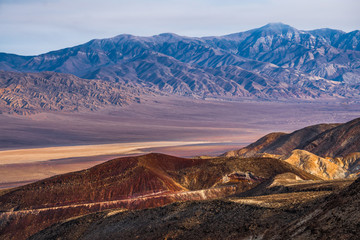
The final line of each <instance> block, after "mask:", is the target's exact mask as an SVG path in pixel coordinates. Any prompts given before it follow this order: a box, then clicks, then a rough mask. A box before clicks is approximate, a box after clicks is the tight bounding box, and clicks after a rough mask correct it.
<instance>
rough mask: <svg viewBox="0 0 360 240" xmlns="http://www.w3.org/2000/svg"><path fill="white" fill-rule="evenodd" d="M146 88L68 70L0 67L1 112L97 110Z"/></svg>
mask: <svg viewBox="0 0 360 240" xmlns="http://www.w3.org/2000/svg"><path fill="white" fill-rule="evenodd" d="M145 93H147V94H149V92H147V91H145V90H143V89H139V88H135V87H132V86H124V85H120V84H117V83H108V82H103V81H99V80H87V79H81V78H78V77H75V76H73V75H70V74H63V73H54V72H42V73H16V72H4V71H0V113H1V112H3V113H18V114H27V113H35V112H39V111H82V110H97V109H99V108H101V107H104V106H107V105H114V106H119V105H120V106H121V105H127V104H129V103H132V102H139V101H140V98H139V97H140V96H141V95H142V94H145Z"/></svg>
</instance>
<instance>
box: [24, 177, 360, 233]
mask: <svg viewBox="0 0 360 240" xmlns="http://www.w3.org/2000/svg"><path fill="white" fill-rule="evenodd" d="M359 183H360V181H359V180H357V181H356V182H355V183H353V184H352V185H350V186H348V185H349V183H347V184H345V187H344V185H343V186H342V187H344V188H345V189H344V190H343V191H341V192H340V193H334V194H329V191H328V192H326V191H323V190H322V189H321V186H316V184H314V183H312V184H308V185H312V188H313V189H314V190H312V191H311V189H310V188H309V186H308V187H306V186H301V184H300V185H298V186H299V187H298V190H299V191H300V192H296V190H295V189H288V190H287V193H271V192H269V193H268V195H265V196H259V197H256V196H255V197H236V196H235V197H231V198H228V199H222V200H207V201H191V202H180V203H173V204H170V205H167V206H164V207H160V208H153V209H146V210H138V211H126V212H121V211H116V210H115V211H104V212H99V213H94V214H89V215H86V216H82V217H79V218H76V219H70V220H67V221H64V222H62V223H59V224H55V225H53V226H52V227H50V228H47V229H45V230H43V231H41V232H39V233H37V234H35V235H33V236H32V237H30V239H33V240H35V239H54V238H59V237H60V238H63V239H327V238H328V237H330V238H331V239H357V237H358V232H357V229H358V227H359V224H360V215H359V214H360V209H359V199H360V198H359V186H360V184H359ZM327 184H328V187H327V189H328V190H329V186H334V182H331V183H330V184H329V183H327ZM305 185H306V184H305ZM291 186H292V187H293V188H296V185H295V184H294V182H293V183H292V184H291ZM274 188H275V187H274ZM292 191H293V192H292Z"/></svg>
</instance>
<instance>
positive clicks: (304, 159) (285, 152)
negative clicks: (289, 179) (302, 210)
mask: <svg viewBox="0 0 360 240" xmlns="http://www.w3.org/2000/svg"><path fill="white" fill-rule="evenodd" d="M359 136H360V118H357V119H354V120H352V121H349V122H347V123H344V124H319V125H314V126H309V127H306V128H303V129H300V130H297V131H294V132H293V133H290V134H286V133H270V134H268V135H266V136H264V137H262V138H260V139H259V140H258V141H256V142H255V143H252V144H250V145H249V146H247V147H244V148H242V149H239V150H233V151H229V152H226V153H224V154H223V155H222V156H225V157H234V156H237V157H239V156H240V157H250V156H252V157H253V156H270V157H275V158H279V159H282V160H285V161H287V162H289V163H291V164H293V165H294V166H297V167H299V168H301V169H303V170H305V171H307V172H311V173H313V174H315V175H317V176H319V177H323V178H326V179H333V178H342V177H354V176H357V175H359V174H360V171H359V169H360V168H359V164H360V158H359V152H360V137H359Z"/></svg>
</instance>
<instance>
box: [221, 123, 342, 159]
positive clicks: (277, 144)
mask: <svg viewBox="0 0 360 240" xmlns="http://www.w3.org/2000/svg"><path fill="white" fill-rule="evenodd" d="M336 126H338V124H318V125H314V126H309V127H305V128H302V129H300V130H297V131H294V132H292V133H289V134H286V133H270V134H267V135H265V136H264V137H262V138H260V139H259V140H258V141H256V142H255V143H252V144H250V145H249V146H247V147H245V148H242V149H239V150H234V151H230V152H227V153H225V154H224V156H242V157H250V156H254V155H256V154H258V153H269V154H275V155H283V154H289V153H290V152H291V151H293V150H294V149H299V148H300V149H301V146H303V145H305V144H306V143H307V142H308V141H310V140H311V139H313V138H314V137H316V136H318V135H319V134H320V133H323V132H325V131H328V130H330V129H332V128H334V127H336Z"/></svg>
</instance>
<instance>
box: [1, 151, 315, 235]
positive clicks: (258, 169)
mask: <svg viewBox="0 0 360 240" xmlns="http://www.w3.org/2000/svg"><path fill="white" fill-rule="evenodd" d="M286 172H291V173H294V174H295V175H297V176H299V177H300V178H302V179H316V177H314V176H312V175H311V174H309V173H306V172H304V171H302V170H300V169H298V168H296V167H293V166H291V165H290V164H288V163H286V162H283V161H281V160H278V159H272V158H247V159H240V158H231V159H228V158H215V159H185V158H178V157H173V156H169V155H164V154H155V153H154V154H147V155H143V156H137V157H125V158H118V159H114V160H111V161H108V162H106V163H103V164H100V165H97V166H94V167H92V168H90V169H87V170H83V171H79V172H74V173H68V174H63V175H59V176H55V177H51V178H48V179H45V180H42V181H38V182H35V183H32V184H29V185H25V186H22V187H18V188H14V189H10V190H7V191H5V192H2V193H1V194H0V211H2V212H0V220H1V222H2V223H3V224H2V225H0V236H1V237H2V238H3V239H25V238H27V237H28V236H30V235H32V234H34V233H36V232H38V231H39V230H41V229H43V228H45V227H48V226H50V225H51V224H54V223H57V222H59V221H62V220H65V219H68V218H72V217H76V216H79V215H83V214H87V213H91V212H96V211H99V210H104V209H114V208H122V209H143V208H151V207H158V206H163V205H166V204H169V203H172V202H176V201H189V200H204V199H213V198H219V197H225V196H229V195H231V194H234V193H236V192H238V191H245V190H248V189H249V188H252V187H254V186H256V185H257V184H259V183H260V182H262V181H264V180H266V179H269V178H271V177H273V176H275V175H277V174H281V173H286Z"/></svg>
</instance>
